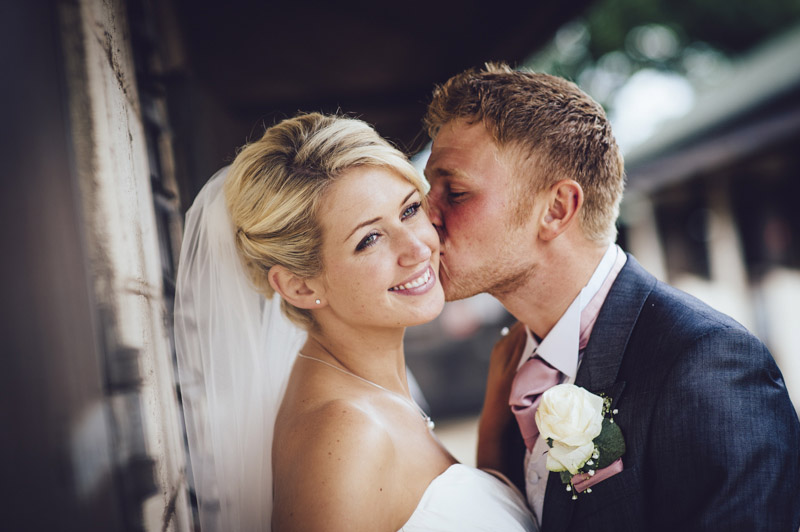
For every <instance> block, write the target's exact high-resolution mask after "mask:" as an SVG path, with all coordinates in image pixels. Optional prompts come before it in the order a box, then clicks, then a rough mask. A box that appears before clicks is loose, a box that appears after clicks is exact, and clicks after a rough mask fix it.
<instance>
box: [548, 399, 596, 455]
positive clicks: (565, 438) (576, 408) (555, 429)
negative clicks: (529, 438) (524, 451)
mask: <svg viewBox="0 0 800 532" xmlns="http://www.w3.org/2000/svg"><path fill="white" fill-rule="evenodd" d="M535 419H536V424H537V425H538V427H539V432H540V434H541V435H542V436H544V437H545V438H552V439H553V441H554V442H559V443H561V444H563V445H565V446H568V447H581V448H583V447H585V446H586V445H588V444H590V443H591V442H592V440H594V439H595V438H596V437H597V436H598V435H599V434H600V431H601V430H602V428H603V398H602V397H599V396H597V395H594V394H593V393H590V392H588V391H586V390H585V389H583V388H580V387H578V386H575V385H573V384H559V385H558V386H553V387H552V388H550V389H549V390H547V391H546V392H544V394H542V400H541V403H540V404H539V408H538V409H537V410H536V416H535ZM590 455H591V453H590Z"/></svg>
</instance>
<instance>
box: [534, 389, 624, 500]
mask: <svg viewBox="0 0 800 532" xmlns="http://www.w3.org/2000/svg"><path fill="white" fill-rule="evenodd" d="M615 413H616V411H614V412H611V398H610V397H601V396H598V395H595V394H593V393H591V392H589V391H587V390H585V389H584V388H581V387H579V386H575V385H573V384H559V385H557V386H553V387H552V388H550V389H549V390H547V391H546V392H544V394H542V400H541V402H540V404H539V408H538V409H537V410H536V416H535V419H536V425H537V426H538V427H539V434H540V435H541V436H542V437H544V438H546V439H547V445H548V446H549V447H550V450H549V451H548V453H547V464H546V467H547V469H548V470H549V471H554V472H557V473H559V472H560V473H561V481H562V482H563V483H564V484H567V491H572V488H573V477H574V476H575V475H579V474H582V473H585V474H588V475H589V476H593V475H594V473H595V471H597V470H598V469H602V468H604V467H607V466H609V465H610V464H612V463H613V462H614V461H616V460H617V459H618V458H620V457H621V456H622V455H623V454H625V440H624V439H623V437H622V431H621V430H620V429H619V427H618V426H617V425H616V424H615V423H614V418H613V414H615ZM586 491H587V492H591V489H588V490H586ZM572 498H573V499H575V498H577V495H576V494H574V493H573V497H572Z"/></svg>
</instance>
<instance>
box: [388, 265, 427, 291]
mask: <svg viewBox="0 0 800 532" xmlns="http://www.w3.org/2000/svg"><path fill="white" fill-rule="evenodd" d="M430 278H431V272H430V270H426V271H425V273H423V274H422V275H421V276H419V277H418V278H417V279H415V280H413V281H410V282H408V283H405V284H401V285H397V286H395V287H394V288H390V289H389V290H395V291H397V290H410V289H411V288H416V287H418V286H422V285H424V284H425V283H427V282H428V280H429V279H430Z"/></svg>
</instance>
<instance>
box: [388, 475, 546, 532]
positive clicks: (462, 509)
mask: <svg viewBox="0 0 800 532" xmlns="http://www.w3.org/2000/svg"><path fill="white" fill-rule="evenodd" d="M499 530H502V531H503V532H536V531H538V527H537V525H536V521H535V520H534V518H533V515H532V514H531V513H530V511H529V510H528V508H527V506H526V504H525V499H524V498H523V497H522V495H520V493H519V491H518V490H516V489H515V488H512V487H511V486H509V485H507V484H505V483H503V482H502V481H501V480H499V479H498V478H497V477H494V476H492V475H490V474H489V473H486V472H485V471H481V470H480V469H475V468H473V467H469V466H465V465H463V464H453V465H451V466H450V467H449V468H448V469H447V470H445V472H444V473H442V474H441V475H439V476H438V477H436V478H435V479H433V481H432V482H431V483H430V484H429V485H428V488H427V489H426V490H425V493H424V494H423V495H422V498H421V499H420V501H419V504H418V505H417V508H416V510H414V513H413V514H412V515H411V518H410V519H409V520H408V522H407V523H406V524H405V525H403V528H401V529H400V532H423V531H425V532H456V531H458V532H478V531H487V532H489V531H492V532H496V531H499Z"/></svg>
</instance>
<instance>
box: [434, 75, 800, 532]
mask: <svg viewBox="0 0 800 532" xmlns="http://www.w3.org/2000/svg"><path fill="white" fill-rule="evenodd" d="M426 125H427V127H428V131H429V133H430V135H431V138H433V147H432V152H431V156H430V159H429V161H428V164H427V167H426V170H425V173H426V175H427V178H428V180H429V181H430V183H431V191H430V195H429V200H430V205H431V211H432V212H431V219H432V220H433V223H434V225H436V227H437V229H438V230H439V233H440V236H441V239H442V252H441V270H440V277H441V280H442V284H443V285H444V289H445V294H446V296H447V298H448V299H449V300H456V299H461V298H465V297H469V296H472V295H475V294H478V293H481V292H488V293H490V294H492V295H493V296H495V297H496V298H497V299H499V300H500V302H502V303H503V305H504V306H505V307H506V308H507V309H508V310H509V312H511V313H512V314H513V315H514V316H515V317H516V318H517V319H518V320H519V322H520V323H521V324H524V327H523V326H521V325H520V326H518V327H515V330H512V333H511V335H509V336H508V337H507V338H506V339H504V340H503V343H505V345H501V346H499V347H498V348H496V349H495V352H494V353H493V355H492V361H491V364H490V370H489V380H488V387H487V397H486V401H485V406H484V412H483V415H482V417H481V424H480V435H479V436H480V442H479V451H478V461H479V464H478V465H479V466H481V467H489V468H494V469H499V470H501V471H502V472H504V473H506V475H508V476H509V477H510V478H512V479H514V478H517V479H519V480H522V479H521V477H522V476H523V475H524V480H523V481H521V482H519V484H520V486H521V487H523V486H524V488H525V492H526V495H527V498H528V502H529V504H530V506H531V508H532V509H533V511H534V513H535V514H536V516H537V519H538V520H539V522H540V524H541V526H542V529H543V530H544V531H545V532H550V531H567V530H569V531H581V530H586V531H602V530H613V531H626V530H636V531H645V530H646V531H651V530H669V531H675V530H680V531H685V530H743V531H744V530H747V531H757V530H763V531H770V532H773V531H787V532H788V531H791V532H796V531H797V530H798V528H799V527H800V423H799V422H798V418H797V414H796V413H795V410H794V408H793V406H792V404H791V402H790V400H789V396H788V394H787V392H786V388H785V386H784V383H783V379H782V377H781V373H780V371H779V370H778V368H777V366H776V365H775V362H774V361H773V359H772V357H771V355H770V354H769V352H768V351H767V349H766V348H765V347H764V345H763V344H762V343H761V342H760V341H759V340H758V339H756V338H755V337H754V336H753V335H751V334H750V333H748V332H747V331H746V330H745V329H744V328H743V327H742V326H741V325H739V324H738V323H736V322H735V321H734V320H732V319H731V318H729V317H727V316H725V315H723V314H721V313H719V312H717V311H715V310H713V309H711V308H709V307H708V306H707V305H705V304H703V303H701V302H700V301H698V300H696V299H694V298H692V297H690V296H688V295H686V294H684V293H682V292H680V291H678V290H675V289H673V288H671V287H669V286H667V285H665V284H663V283H661V282H659V281H657V280H656V279H655V278H654V277H653V276H652V275H650V274H649V273H648V272H647V271H645V270H644V269H643V268H642V267H641V266H640V265H639V263H638V262H636V259H634V258H633V257H632V256H631V255H626V254H625V253H623V252H622V251H621V250H620V249H619V248H618V247H617V246H616V245H615V244H614V243H613V242H614V240H615V237H616V230H615V221H616V218H617V214H618V209H619V202H620V199H621V197H622V190H623V181H624V175H623V174H624V172H623V162H622V157H621V155H620V153H619V149H618V147H617V145H616V142H615V140H614V137H613V135H612V133H611V129H610V126H609V123H608V121H607V119H606V117H605V114H604V112H603V110H602V108H601V107H600V106H599V105H598V104H597V103H595V102H594V101H593V100H592V99H591V98H590V97H588V96H587V95H586V94H584V93H583V92H582V91H581V90H580V89H578V88H577V87H576V86H575V85H574V84H572V83H570V82H567V81H564V80H562V79H560V78H556V77H552V76H548V75H544V74H535V73H527V72H515V71H512V70H511V69H509V68H508V67H507V66H505V65H487V66H486V68H485V69H484V70H481V71H474V70H470V71H467V72H464V73H461V74H459V75H456V76H454V77H453V78H451V79H450V80H449V81H447V82H446V83H445V84H444V85H442V86H440V87H437V88H436V90H435V91H434V95H433V101H432V103H431V104H430V106H429V109H428V113H427V116H426ZM526 365H528V366H536V367H537V368H540V370H537V371H544V372H545V373H548V372H549V373H548V375H549V376H548V377H547V379H549V381H548V382H549V384H547V386H549V385H552V384H556V383H574V384H576V385H577V386H581V387H583V388H586V389H587V390H589V391H590V392H592V393H595V394H600V393H605V394H606V395H607V396H608V397H610V398H611V399H612V400H613V406H612V408H613V409H615V410H616V412H617V413H616V414H615V416H614V419H615V422H616V424H617V425H618V426H619V427H620V429H621V430H622V433H623V436H624V439H625V442H626V452H625V454H624V455H623V456H622V459H621V461H620V462H619V463H617V464H615V466H614V467H613V468H610V469H609V470H607V471H604V474H603V477H604V478H603V480H601V481H599V482H596V483H595V484H594V485H593V486H592V488H591V492H590V493H588V492H584V493H581V494H580V495H579V496H578V497H577V499H576V500H573V493H570V492H568V491H567V490H566V489H565V486H564V484H562V481H561V478H560V476H559V474H558V473H549V472H548V471H547V470H546V468H545V463H546V456H545V455H544V453H545V452H546V451H547V449H548V445H547V442H546V441H543V440H545V438H538V436H537V435H538V428H536V425H535V423H533V414H534V411H535V409H536V407H537V403H538V402H533V401H534V400H535V399H536V396H537V394H538V393H539V392H540V391H541V390H533V389H531V388H530V387H526V384H525V379H526V378H527V377H525V378H523V373H524V372H525V371H526ZM509 403H510V404H511V405H512V408H513V410H514V414H515V415H516V418H517V419H516V420H515V419H514V416H512V414H511V411H510V410H509ZM517 421H518V422H519V427H517ZM520 431H521V432H522V435H523V436H524V438H525V441H524V442H523V439H522V438H520ZM508 434H512V435H513V436H515V438H513V439H511V440H510V441H509V438H508ZM519 480H518V481H519ZM595 480H597V479H595Z"/></svg>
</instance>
